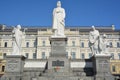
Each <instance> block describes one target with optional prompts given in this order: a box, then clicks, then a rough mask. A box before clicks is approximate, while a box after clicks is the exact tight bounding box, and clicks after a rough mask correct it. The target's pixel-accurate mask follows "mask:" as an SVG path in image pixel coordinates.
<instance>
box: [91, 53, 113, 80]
mask: <svg viewBox="0 0 120 80" xmlns="http://www.w3.org/2000/svg"><path fill="white" fill-rule="evenodd" d="M110 57H111V56H110V55H108V54H96V55H94V56H93V69H94V73H95V74H94V75H95V76H94V80H114V78H113V76H112V75H111V72H110Z"/></svg>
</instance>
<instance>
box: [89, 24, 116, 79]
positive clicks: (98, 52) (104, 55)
mask: <svg viewBox="0 0 120 80" xmlns="http://www.w3.org/2000/svg"><path fill="white" fill-rule="evenodd" d="M105 39H106V35H105V34H104V35H103V37H101V36H100V33H99V31H98V30H96V29H95V27H94V26H92V31H90V33H89V47H90V49H91V52H92V53H93V57H92V58H93V65H94V66H95V67H94V69H93V70H94V75H95V76H94V79H95V80H114V78H113V77H112V75H111V73H110V57H111V56H110V54H108V52H107V42H106V41H105Z"/></svg>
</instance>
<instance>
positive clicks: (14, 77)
mask: <svg viewBox="0 0 120 80" xmlns="http://www.w3.org/2000/svg"><path fill="white" fill-rule="evenodd" d="M24 60H25V57H24V56H22V55H7V56H6V67H5V73H6V74H5V76H6V79H8V80H22V73H23V69H24Z"/></svg>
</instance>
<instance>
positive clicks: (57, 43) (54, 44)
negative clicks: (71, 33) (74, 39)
mask: <svg viewBox="0 0 120 80" xmlns="http://www.w3.org/2000/svg"><path fill="white" fill-rule="evenodd" d="M66 42H67V38H66V37H51V38H50V44H51V54H50V56H52V57H53V56H57V57H58V56H62V57H66Z"/></svg>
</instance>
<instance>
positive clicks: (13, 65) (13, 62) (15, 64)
mask: <svg viewBox="0 0 120 80" xmlns="http://www.w3.org/2000/svg"><path fill="white" fill-rule="evenodd" d="M18 63H19V61H18V60H8V61H7V64H8V65H7V70H8V71H15V70H16V69H18Z"/></svg>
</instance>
